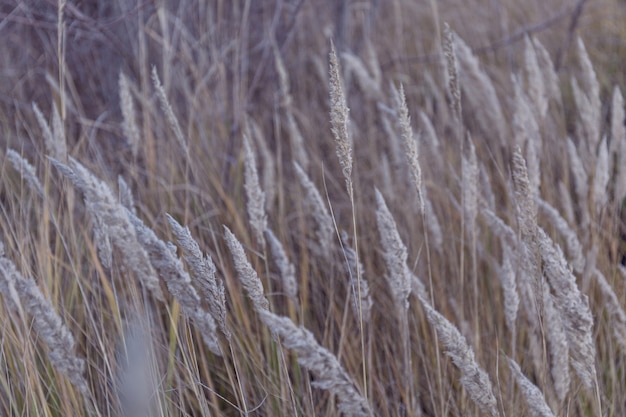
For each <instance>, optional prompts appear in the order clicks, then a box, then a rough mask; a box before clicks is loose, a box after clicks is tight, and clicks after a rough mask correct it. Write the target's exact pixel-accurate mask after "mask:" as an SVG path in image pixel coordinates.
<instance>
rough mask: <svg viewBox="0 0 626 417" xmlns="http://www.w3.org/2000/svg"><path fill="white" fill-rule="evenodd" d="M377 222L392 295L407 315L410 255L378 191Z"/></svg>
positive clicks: (409, 291) (409, 292)
mask: <svg viewBox="0 0 626 417" xmlns="http://www.w3.org/2000/svg"><path fill="white" fill-rule="evenodd" d="M376 204H377V207H378V209H377V210H376V221H377V224H378V232H379V233H380V241H381V247H382V249H383V259H384V260H385V265H386V266H387V280H388V282H389V287H390V288H391V295H392V296H393V301H394V303H395V305H396V309H397V310H398V313H399V314H400V316H401V317H402V316H404V315H406V311H407V309H408V308H409V295H410V294H411V284H412V283H411V271H410V270H409V268H408V266H407V258H408V253H407V250H406V246H405V245H404V243H402V239H401V238H400V234H399V233H398V229H397V226H396V222H395V220H394V219H393V216H392V215H391V212H390V211H389V209H388V208H387V204H386V203H385V199H384V198H383V196H382V194H381V193H380V191H378V189H376Z"/></svg>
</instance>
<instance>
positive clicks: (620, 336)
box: [593, 268, 626, 352]
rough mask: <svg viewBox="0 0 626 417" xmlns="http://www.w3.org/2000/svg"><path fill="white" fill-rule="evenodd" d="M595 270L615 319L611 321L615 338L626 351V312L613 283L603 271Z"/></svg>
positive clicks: (607, 304) (607, 307)
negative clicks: (612, 285)
mask: <svg viewBox="0 0 626 417" xmlns="http://www.w3.org/2000/svg"><path fill="white" fill-rule="evenodd" d="M593 272H594V273H593V276H595V277H596V280H597V281H598V284H599V285H600V290H601V291H602V296H603V297H604V302H605V306H606V309H607V311H608V313H609V314H610V316H611V319H612V321H613V323H611V328H612V329H613V334H614V336H615V340H616V341H617V343H618V344H619V346H620V348H621V349H622V351H624V352H626V313H625V312H624V309H623V308H622V305H621V304H620V302H619V299H618V298H617V295H616V294H615V291H613V288H612V287H611V284H609V283H608V281H607V280H606V278H605V276H604V274H602V272H600V271H599V270H598V269H597V268H596V269H594V271H593Z"/></svg>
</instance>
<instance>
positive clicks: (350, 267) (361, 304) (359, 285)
mask: <svg viewBox="0 0 626 417" xmlns="http://www.w3.org/2000/svg"><path fill="white" fill-rule="evenodd" d="M341 241H342V242H343V250H344V254H345V256H346V259H347V264H346V270H347V272H348V275H350V288H351V289H352V311H354V314H355V316H356V317H359V318H362V319H363V322H365V323H367V322H369V321H370V317H371V312H372V305H373V303H372V297H371V296H370V287H369V284H368V283H367V280H366V279H365V278H363V274H362V272H363V265H362V264H359V265H358V268H357V264H356V263H357V256H356V252H355V251H354V249H352V247H351V246H350V242H349V241H348V233H347V232H346V231H345V230H342V231H341ZM357 271H359V272H361V276H357Z"/></svg>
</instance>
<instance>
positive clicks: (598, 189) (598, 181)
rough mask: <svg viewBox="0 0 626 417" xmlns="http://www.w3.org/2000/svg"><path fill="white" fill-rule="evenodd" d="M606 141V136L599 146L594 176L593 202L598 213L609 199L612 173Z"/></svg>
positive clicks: (597, 213)
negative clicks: (608, 188)
mask: <svg viewBox="0 0 626 417" xmlns="http://www.w3.org/2000/svg"><path fill="white" fill-rule="evenodd" d="M606 142H607V140H606V136H605V137H604V138H603V139H602V142H600V146H599V147H598V157H597V159H596V171H595V175H594V177H593V188H592V190H593V204H594V205H595V210H596V211H595V213H596V215H599V214H600V212H601V211H602V210H603V209H604V207H605V206H606V203H607V201H608V190H607V187H608V185H609V180H610V179H611V173H610V172H609V149H608V146H607V143H606Z"/></svg>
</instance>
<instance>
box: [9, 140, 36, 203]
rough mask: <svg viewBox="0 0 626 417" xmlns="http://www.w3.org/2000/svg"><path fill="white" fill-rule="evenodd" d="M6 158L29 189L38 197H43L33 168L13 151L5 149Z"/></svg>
mask: <svg viewBox="0 0 626 417" xmlns="http://www.w3.org/2000/svg"><path fill="white" fill-rule="evenodd" d="M6 157H7V159H8V160H9V161H10V162H11V164H12V165H13V168H15V170H16V171H17V172H19V173H20V175H21V176H22V178H24V179H25V180H26V183H27V184H28V186H29V187H30V189H31V190H33V191H34V192H35V193H37V195H39V196H40V197H44V196H45V192H44V189H43V186H42V185H41V182H40V181H39V178H37V171H36V170H35V167H34V166H32V165H31V163H30V162H28V160H27V159H26V158H24V157H22V155H20V154H19V153H17V152H16V151H14V150H13V149H7V154H6Z"/></svg>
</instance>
